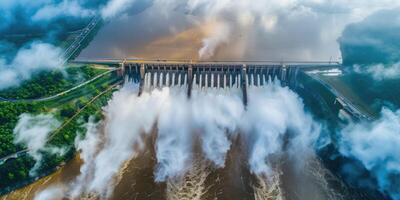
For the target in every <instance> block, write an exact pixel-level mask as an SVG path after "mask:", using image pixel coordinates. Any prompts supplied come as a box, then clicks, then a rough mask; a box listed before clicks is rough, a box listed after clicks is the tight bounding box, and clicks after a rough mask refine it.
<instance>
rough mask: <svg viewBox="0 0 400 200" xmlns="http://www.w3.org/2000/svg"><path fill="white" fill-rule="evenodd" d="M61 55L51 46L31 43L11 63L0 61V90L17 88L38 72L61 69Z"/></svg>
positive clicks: (58, 49)
mask: <svg viewBox="0 0 400 200" xmlns="http://www.w3.org/2000/svg"><path fill="white" fill-rule="evenodd" d="M62 53H63V52H62V50H61V49H60V48H58V47H55V46H53V45H51V44H48V43H41V42H33V43H31V44H30V45H28V46H26V47H23V48H21V49H20V50H19V51H18V52H17V53H16V56H15V57H14V58H13V60H12V61H11V62H7V61H6V60H4V59H0V89H5V88H8V87H14V86H18V85H19V84H20V83H21V82H22V81H25V80H28V79H30V78H31V76H32V74H33V73H35V72H38V71H43V70H54V69H62Z"/></svg>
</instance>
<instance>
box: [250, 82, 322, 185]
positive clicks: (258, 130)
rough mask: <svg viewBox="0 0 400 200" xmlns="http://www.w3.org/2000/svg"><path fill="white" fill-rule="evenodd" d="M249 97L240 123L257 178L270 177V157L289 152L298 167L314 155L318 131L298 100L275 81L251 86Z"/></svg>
mask: <svg viewBox="0 0 400 200" xmlns="http://www.w3.org/2000/svg"><path fill="white" fill-rule="evenodd" d="M248 95H249V103H248V108H247V112H246V117H245V118H244V122H243V123H244V124H245V126H244V130H245V133H246V134H247V138H248V142H249V143H250V144H249V145H248V146H249V147H250V156H249V165H250V169H251V171H252V172H253V173H255V174H257V175H264V176H267V177H270V176H272V175H273V174H274V172H273V169H272V166H273V165H272V162H271V159H272V157H271V156H273V155H279V154H281V153H283V152H288V153H289V154H288V155H291V156H292V157H293V158H292V159H293V160H294V161H299V162H298V165H301V164H302V162H301V160H304V159H305V158H306V157H307V156H308V155H311V154H309V153H310V152H313V149H314V148H313V145H314V142H315V141H316V139H317V137H318V136H319V131H320V128H319V126H318V124H317V123H316V122H314V120H313V119H312V117H311V115H310V114H307V113H306V112H305V111H304V104H303V103H302V100H301V99H300V97H299V96H298V95H297V94H296V93H294V92H293V91H291V90H290V89H289V88H283V87H281V86H280V84H279V83H278V82H274V83H270V84H268V85H267V86H264V87H260V88H257V87H250V88H249V91H248ZM285 140H287V141H286V142H287V143H288V146H289V147H286V148H287V149H285V148H284V143H285ZM299 167H300V166H299ZM300 168H301V167H300Z"/></svg>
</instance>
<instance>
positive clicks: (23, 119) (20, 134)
mask: <svg viewBox="0 0 400 200" xmlns="http://www.w3.org/2000/svg"><path fill="white" fill-rule="evenodd" d="M60 125H61V123H60V122H59V121H58V120H57V119H55V118H54V117H53V115H51V114H40V115H36V116H34V115H30V114H22V115H21V116H19V120H18V123H17V125H16V126H15V128H14V135H15V139H14V143H16V144H23V145H25V146H26V147H27V148H28V154H29V155H31V156H32V157H33V158H34V159H35V161H36V163H35V166H34V167H33V168H32V169H31V170H30V173H31V175H34V174H35V173H36V170H37V169H38V167H39V166H40V165H41V161H42V157H43V156H42V152H49V153H51V154H63V153H64V150H63V149H60V148H57V147H46V142H47V139H48V137H49V135H50V133H51V132H52V131H54V130H55V129H56V128H58V127H59V126H60Z"/></svg>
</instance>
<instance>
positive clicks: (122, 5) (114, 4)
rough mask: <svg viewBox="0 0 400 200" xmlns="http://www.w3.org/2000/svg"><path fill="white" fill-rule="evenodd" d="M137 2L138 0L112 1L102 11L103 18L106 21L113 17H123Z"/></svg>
mask: <svg viewBox="0 0 400 200" xmlns="http://www.w3.org/2000/svg"><path fill="white" fill-rule="evenodd" d="M135 1H136V0H110V1H108V2H107V4H106V5H105V6H104V7H103V8H102V9H101V16H102V17H103V18H104V19H109V18H112V17H116V16H117V15H121V13H123V12H124V11H126V10H127V9H129V7H130V6H131V5H132V4H133V3H134V2H135Z"/></svg>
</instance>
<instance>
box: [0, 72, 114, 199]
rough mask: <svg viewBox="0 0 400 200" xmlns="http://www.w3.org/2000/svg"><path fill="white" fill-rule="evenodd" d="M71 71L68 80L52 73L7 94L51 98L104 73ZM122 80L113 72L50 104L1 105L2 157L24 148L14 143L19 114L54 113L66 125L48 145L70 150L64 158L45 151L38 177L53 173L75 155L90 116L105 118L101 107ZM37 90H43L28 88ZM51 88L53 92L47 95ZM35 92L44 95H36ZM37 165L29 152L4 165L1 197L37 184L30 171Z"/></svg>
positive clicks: (56, 131) (55, 134)
mask: <svg viewBox="0 0 400 200" xmlns="http://www.w3.org/2000/svg"><path fill="white" fill-rule="evenodd" d="M71 70H72V72H71ZM68 71H69V73H68V74H69V76H68V77H66V78H64V76H59V74H58V73H55V72H51V73H48V74H47V77H46V78H42V79H41V78H36V79H34V80H31V81H29V83H23V84H22V85H21V87H19V88H15V89H14V90H12V91H13V92H12V91H11V90H10V91H8V94H10V95H11V94H12V95H14V96H15V97H24V98H26V97H29V98H35V97H42V96H43V95H44V96H49V95H52V94H54V93H58V92H62V91H64V90H65V89H69V88H71V86H72V85H71V84H72V83H74V82H73V81H71V80H74V79H75V78H76V77H83V78H85V79H88V78H90V77H93V76H96V75H97V74H99V73H103V72H104V70H102V71H101V70H100V71H99V70H96V69H92V68H89V67H84V68H80V69H79V70H78V68H70V69H68ZM43 76H44V75H43ZM119 80H120V79H119V78H118V77H117V76H115V74H114V73H109V74H106V75H104V76H102V77H100V78H98V79H96V80H95V81H93V82H91V83H89V84H87V85H85V86H82V87H80V88H78V89H76V90H73V91H71V92H69V93H67V94H65V95H62V96H59V97H57V98H54V99H51V100H48V101H39V102H37V101H32V102H0V158H2V157H4V156H7V155H12V154H14V153H16V152H19V151H21V150H23V149H24V148H25V147H24V146H19V145H15V144H14V143H13V140H14V135H13V129H14V127H15V125H16V123H17V122H18V117H19V115H20V114H22V113H33V114H39V113H49V112H51V113H52V114H53V115H54V116H55V117H56V118H57V119H58V120H60V121H61V122H63V125H62V126H61V127H60V128H59V129H57V130H55V131H54V132H53V133H52V135H51V137H50V140H49V142H48V145H52V146H57V147H63V148H66V149H67V153H66V154H65V155H62V156H58V155H50V154H48V153H46V152H43V155H44V160H43V162H42V165H41V167H40V168H39V170H38V171H37V173H38V176H44V175H46V174H48V173H50V172H52V171H53V170H54V169H55V168H56V167H57V166H59V165H60V164H62V163H63V162H65V161H67V160H69V159H71V158H72V157H73V155H74V153H75V149H74V148H73V144H74V140H75V137H76V135H77V134H78V133H82V134H83V133H84V132H85V130H84V127H83V126H82V125H83V124H84V123H85V122H87V121H88V118H89V116H95V117H96V119H97V120H99V119H101V118H102V112H101V111H102V107H103V106H104V105H106V104H107V101H108V100H109V99H110V97H111V95H112V92H113V91H115V90H114V89H112V88H113V87H112V86H115V84H116V83H117V82H118V81H119ZM48 85H52V86H51V87H50V86H48ZM74 85H76V83H75V84H74ZM34 87H38V88H41V89H38V90H34V89H29V88H34ZM48 88H52V89H53V90H52V91H51V92H48V91H47V90H48ZM32 90H33V91H38V92H39V93H41V94H40V95H36V94H34V93H33V92H32ZM2 94H5V93H4V91H2ZM34 164H35V161H34V160H33V158H31V157H30V156H29V155H28V154H26V153H21V154H20V155H18V158H14V159H9V160H8V161H7V162H5V163H3V164H1V165H0V180H1V181H0V194H1V193H6V192H8V191H10V190H11V189H12V188H15V187H20V186H22V185H25V184H28V183H30V182H32V181H34V179H35V178H36V177H31V176H30V175H29V171H30V169H31V168H32V167H33V165H34Z"/></svg>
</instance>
